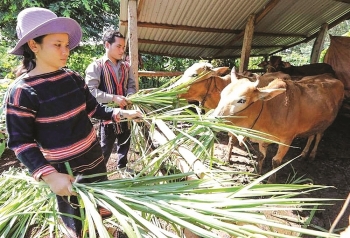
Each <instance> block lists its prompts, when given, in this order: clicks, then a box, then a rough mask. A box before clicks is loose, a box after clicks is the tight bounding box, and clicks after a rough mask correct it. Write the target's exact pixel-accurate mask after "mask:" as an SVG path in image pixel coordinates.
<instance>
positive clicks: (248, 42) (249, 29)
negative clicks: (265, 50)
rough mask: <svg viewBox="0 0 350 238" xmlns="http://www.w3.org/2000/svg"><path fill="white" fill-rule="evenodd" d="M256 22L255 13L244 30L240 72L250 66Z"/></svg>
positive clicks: (249, 18)
mask: <svg viewBox="0 0 350 238" xmlns="http://www.w3.org/2000/svg"><path fill="white" fill-rule="evenodd" d="M254 22H255V15H254V14H252V15H250V16H249V17H248V19H247V25H246V27H245V31H244V39H243V45H242V53H241V62H240V65H239V70H238V72H239V73H243V71H245V70H246V69H247V68H248V63H249V57H250V51H251V47H252V41H253V35H254Z"/></svg>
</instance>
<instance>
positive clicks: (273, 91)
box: [258, 79, 287, 100]
mask: <svg viewBox="0 0 350 238" xmlns="http://www.w3.org/2000/svg"><path fill="white" fill-rule="evenodd" d="M286 87H287V85H286V83H285V82H284V81H283V80H281V79H275V80H273V81H272V82H270V83H269V84H268V85H267V86H266V87H263V88H258V91H259V99H261V100H270V99H271V98H274V97H276V96H277V95H279V94H281V93H284V92H285V91H286Z"/></svg>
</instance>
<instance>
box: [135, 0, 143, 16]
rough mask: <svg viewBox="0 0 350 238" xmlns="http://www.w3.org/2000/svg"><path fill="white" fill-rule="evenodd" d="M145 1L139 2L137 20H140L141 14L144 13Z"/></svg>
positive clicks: (140, 0)
mask: <svg viewBox="0 0 350 238" xmlns="http://www.w3.org/2000/svg"><path fill="white" fill-rule="evenodd" d="M144 3H145V0H139V1H138V5H137V19H139V18H140V12H141V11H142V9H143V7H144Z"/></svg>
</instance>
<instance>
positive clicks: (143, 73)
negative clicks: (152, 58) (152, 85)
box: [139, 71, 183, 77]
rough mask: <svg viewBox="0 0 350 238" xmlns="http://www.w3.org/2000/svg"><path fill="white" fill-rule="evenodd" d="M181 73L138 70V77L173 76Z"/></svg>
mask: <svg viewBox="0 0 350 238" xmlns="http://www.w3.org/2000/svg"><path fill="white" fill-rule="evenodd" d="M182 74H183V72H180V71H173V72H169V71H139V77H142V76H145V77H174V76H179V75H182Z"/></svg>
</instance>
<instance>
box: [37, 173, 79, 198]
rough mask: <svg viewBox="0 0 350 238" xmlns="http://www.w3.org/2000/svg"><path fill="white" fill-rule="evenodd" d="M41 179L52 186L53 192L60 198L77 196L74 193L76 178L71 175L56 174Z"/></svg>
mask: <svg viewBox="0 0 350 238" xmlns="http://www.w3.org/2000/svg"><path fill="white" fill-rule="evenodd" d="M41 178H42V179H43V180H44V181H45V183H47V184H48V185H49V186H50V189H51V191H52V192H54V193H55V194H57V195H58V196H76V195H77V194H76V193H75V192H74V191H73V187H72V182H74V180H75V179H74V177H73V176H71V175H69V174H63V173H58V172H54V173H51V174H48V175H45V176H41Z"/></svg>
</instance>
